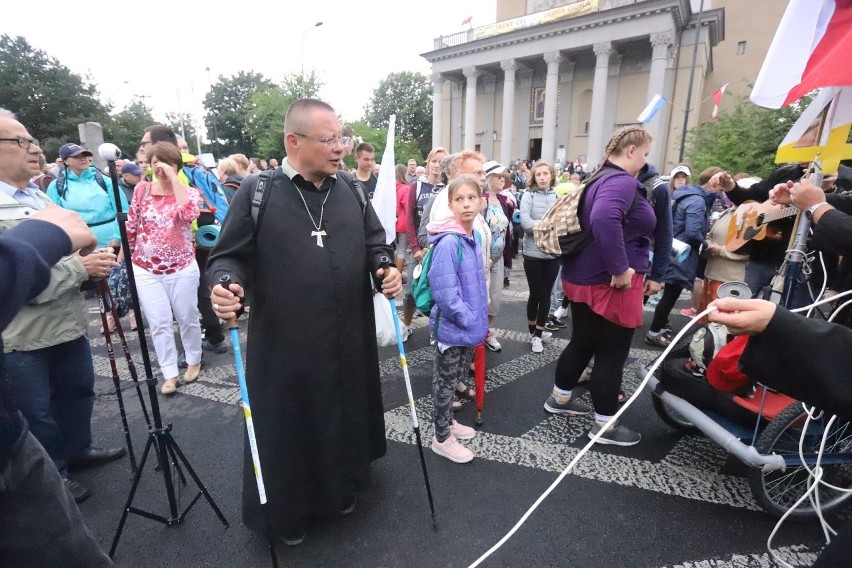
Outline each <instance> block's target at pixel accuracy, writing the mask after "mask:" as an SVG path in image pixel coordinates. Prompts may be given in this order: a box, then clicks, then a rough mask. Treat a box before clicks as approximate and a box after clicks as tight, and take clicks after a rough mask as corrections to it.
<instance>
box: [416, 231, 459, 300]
mask: <svg viewBox="0 0 852 568" xmlns="http://www.w3.org/2000/svg"><path fill="white" fill-rule="evenodd" d="M456 241H457V243H458V257H459V258H458V261H459V264H461V261H462V248H461V247H462V245H461V238H460V237H459V236H458V235H456ZM434 250H435V247H434V246H431V247H429V249H428V250H427V251H426V254H425V255H423V260H422V261H420V264H418V265H417V266H415V267H414V271H413V273H412V282H411V295H412V296H414V305H415V306H417V309H418V310H420V312H421V313H423V314H430V313H432V307H433V306H434V305H435V300H434V298H432V288H431V287H430V286H429V269H430V268H431V267H432V252H433V251H434Z"/></svg>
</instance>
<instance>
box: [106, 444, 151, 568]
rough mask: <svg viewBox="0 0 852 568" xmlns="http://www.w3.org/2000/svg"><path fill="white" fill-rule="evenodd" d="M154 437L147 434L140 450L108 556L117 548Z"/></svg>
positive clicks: (111, 555) (113, 553)
mask: <svg viewBox="0 0 852 568" xmlns="http://www.w3.org/2000/svg"><path fill="white" fill-rule="evenodd" d="M153 439H154V437H153V436H152V435H149V436H148V441H147V442H146V443H145V449H144V450H142V459H141V461H140V462H139V467H138V468H137V469H136V474H135V475H134V476H133V484H132V485H131V486H130V493H129V494H128V495H127V502H126V503H125V504H124V510H123V511H122V512H121V520H120V521H118V529H116V531H115V536H114V537H113V538H112V545H111V546H110V548H109V557H110V558H112V557H113V556H114V555H115V549H116V548H118V540H119V539H120V538H121V531H123V530H124V523H125V522H127V515H129V514H130V506H131V505H132V504H133V497H134V496H135V495H136V490H137V489H138V488H139V480H140V479H141V478H142V470H143V469H145V461H146V460H147V459H148V452H149V451H150V450H151V442H152V440H153Z"/></svg>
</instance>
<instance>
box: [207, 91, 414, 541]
mask: <svg viewBox="0 0 852 568" xmlns="http://www.w3.org/2000/svg"><path fill="white" fill-rule="evenodd" d="M284 131H285V142H284V143H285V147H286V150H287V157H286V158H285V159H284V160H283V161H282V164H281V167H279V168H278V169H276V170H275V172H274V173H273V174H272V177H271V178H270V181H269V182H268V187H267V189H266V190H265V191H264V192H263V201H262V203H261V204H260V207H259V209H258V210H257V221H256V222H255V220H254V219H253V218H252V199H253V197H254V195H255V183H256V181H257V176H249V177H248V178H246V180H244V181H243V184H242V186H241V187H240V189H239V191H237V193H236V194H235V195H234V199H233V201H232V202H231V206H230V208H229V210H228V218H227V220H226V222H225V224H224V226H223V228H222V233H221V235H220V237H219V243H218V244H217V245H216V247H215V248H214V249H213V252H212V253H211V255H210V260H209V263H208V267H209V268H208V275H209V276H210V281H211V282H218V281H219V278H220V277H221V276H223V275H228V276H230V278H231V280H232V281H233V282H234V284H232V285H231V287H230V291H226V290H224V289H223V288H222V287H221V286H218V285H217V286H215V287H214V288H213V290H212V295H211V300H212V302H213V309H214V310H215V311H216V315H217V316H219V317H220V318H223V319H226V320H227V319H231V318H234V317H236V316H237V314H238V313H239V312H240V310H241V309H242V306H243V302H244V300H243V298H244V297H245V294H249V297H250V298H251V305H252V310H251V326H250V328H249V336H248V345H247V349H246V369H247V373H246V382H247V386H248V391H249V397H250V399H251V401H252V416H253V417H254V428H255V432H256V433H257V444H258V450H259V454H260V461H261V466H262V468H263V477H264V482H265V484H266V495H267V497H268V502H269V507H268V509H269V515H270V523H271V527H272V531H273V533H274V534H276V535H278V536H283V537H284V539H285V541H286V542H287V544H289V545H291V546H295V545H298V544H299V543H301V542H302V540H303V539H304V538H305V534H306V532H305V530H306V526H307V524H308V521H309V519H310V518H311V517H314V516H328V515H332V516H335V515H341V514H348V513H351V512H352V511H353V510H354V508H355V494H356V492H357V491H360V490H363V489H365V488H366V487H367V484H368V482H369V476H370V461H371V460H374V459H377V458H379V457H381V456H383V455H384V454H385V451H386V443H385V431H384V415H383V409H382V394H381V386H380V382H379V369H378V349H377V346H376V335H375V320H374V316H373V301H372V295H371V291H370V278H369V276H372V282H373V284H374V285H375V286H376V287H377V289H378V290H381V291H382V292H384V293H385V294H386V295H388V296H394V295H396V294H397V293H398V292H399V290H400V289H401V287H402V284H401V277H400V274H399V271H397V269H396V267H394V266H393V264H392V259H393V248H392V247H391V246H388V245H386V244H385V231H384V229H383V228H382V225H381V223H380V222H379V220H378V217H377V216H376V213H375V211H374V210H373V208H372V206H371V205H370V204H369V202H367V201H366V200H365V199H364V197H363V195H361V196H360V197H358V196H356V194H355V192H354V191H353V188H352V187H351V186H350V185H349V184H348V183H347V182H346V181H345V180H344V178H343V176H342V175H341V174H340V173H339V172H338V168H339V166H340V161H341V159H342V158H343V154H344V152H345V151H346V150H345V149H346V145H347V144H348V142H349V141H348V140H347V139H345V137H344V136H342V135H341V125H340V122H339V121H338V118H337V115H336V114H335V112H334V109H332V108H331V107H330V106H329V105H328V104H326V103H324V102H322V101H319V100H315V99H301V100H298V101H296V102H295V103H293V104H292V105H291V106H290V108H289V110H288V111H287V115H286V118H285V119H284ZM362 203H363V205H362ZM368 275H369V276H368ZM244 460H245V469H244V476H243V521H244V522H245V524H246V525H247V526H248V527H249V528H251V529H253V530H256V531H259V532H261V533H262V531H263V530H264V521H263V515H262V513H261V509H260V504H259V500H258V494H257V485H256V482H255V477H254V473H253V470H252V467H251V455H250V453H249V452H248V450H246V452H245V456H244Z"/></svg>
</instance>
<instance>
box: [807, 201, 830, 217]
mask: <svg viewBox="0 0 852 568" xmlns="http://www.w3.org/2000/svg"><path fill="white" fill-rule="evenodd" d="M823 205H829V203H828V201H820V202H819V203H814V204H813V205H811V206H810V207H808V210H807V211H805V215H807V217H808V219H813V217H814V213H816V212H817V209H819V208H820V207H822V206H823Z"/></svg>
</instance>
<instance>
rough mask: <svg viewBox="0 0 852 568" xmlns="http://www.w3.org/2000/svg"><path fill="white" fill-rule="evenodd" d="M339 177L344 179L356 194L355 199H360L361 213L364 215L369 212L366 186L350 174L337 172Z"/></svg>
mask: <svg viewBox="0 0 852 568" xmlns="http://www.w3.org/2000/svg"><path fill="white" fill-rule="evenodd" d="M337 177H342V178H343V181H344V182H346V185H348V186H349V189H351V190H352V193H354V194H355V198H356V199H358V204H359V205H360V206H361V213H362V214H363V213H364V212H365V211H366V210H367V194H366V192H365V191H364V185H363V184H362V183H361V180H359V179H358V177H357V176H355V175H354V174H350V173H349V172H337Z"/></svg>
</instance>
